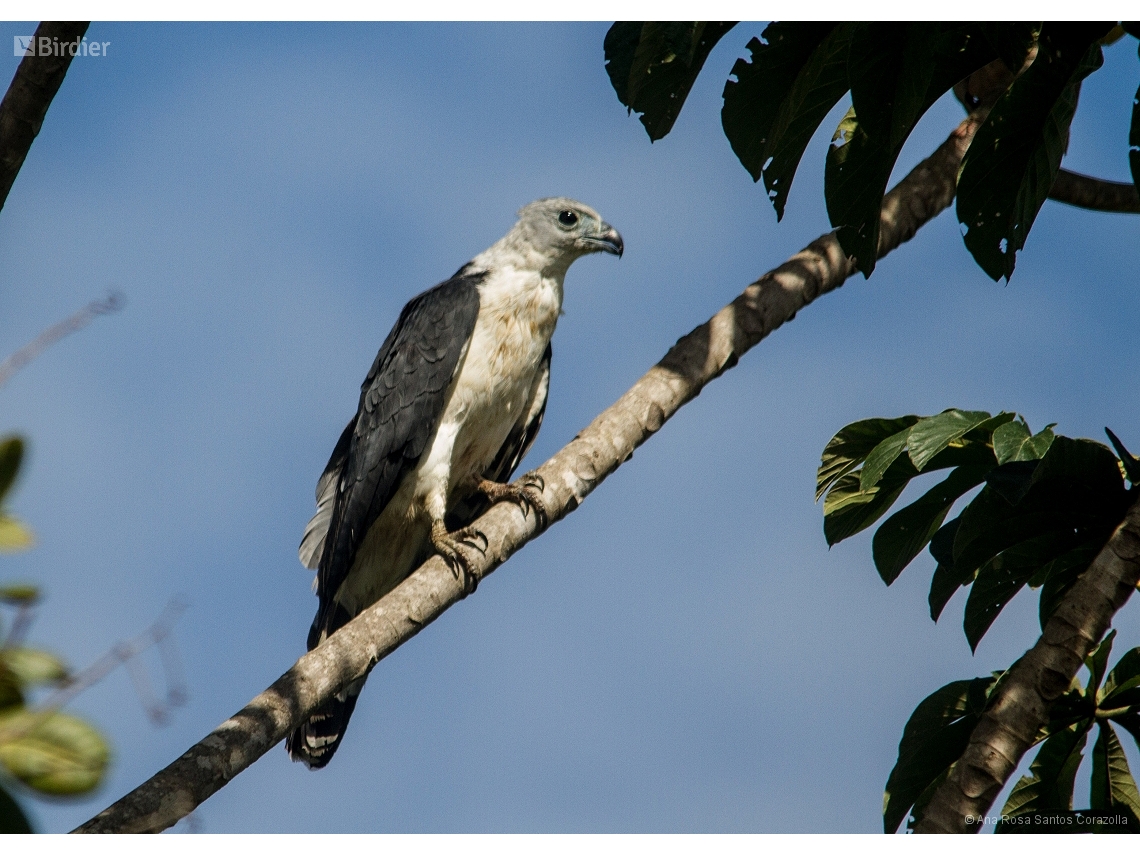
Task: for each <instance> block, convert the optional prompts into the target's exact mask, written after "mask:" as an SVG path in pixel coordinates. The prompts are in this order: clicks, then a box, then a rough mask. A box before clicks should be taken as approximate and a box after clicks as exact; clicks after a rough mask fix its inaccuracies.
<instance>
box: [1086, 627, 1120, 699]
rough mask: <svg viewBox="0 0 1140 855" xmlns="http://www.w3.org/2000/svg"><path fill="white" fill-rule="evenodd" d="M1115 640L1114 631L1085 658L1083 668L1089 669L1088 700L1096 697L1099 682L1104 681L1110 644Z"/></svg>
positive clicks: (1110, 651) (1110, 649)
mask: <svg viewBox="0 0 1140 855" xmlns="http://www.w3.org/2000/svg"><path fill="white" fill-rule="evenodd" d="M1115 639H1116V630H1115V629H1114V630H1113V631H1112V632H1110V633H1109V634H1108V635H1106V636H1105V637H1104V640H1103V641H1101V643H1100V644H1098V645H1097V646H1096V648H1095V649H1094V650H1091V651H1090V652H1089V655H1088V656H1086V657H1085V667H1086V668H1088V669H1089V684H1088V689H1087V694H1088V696H1089V697H1090V698H1095V697H1096V695H1097V689H1099V688H1100V681H1101V680H1103V679H1104V672H1105V670H1106V669H1107V668H1108V657H1109V655H1111V653H1112V642H1113V641H1114V640H1115Z"/></svg>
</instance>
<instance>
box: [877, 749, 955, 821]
mask: <svg viewBox="0 0 1140 855" xmlns="http://www.w3.org/2000/svg"><path fill="white" fill-rule="evenodd" d="M953 769H954V764H953V763H951V764H950V765H949V766H947V767H946V768H945V769H944V770H943V772H942V774H941V775H939V776H938V777H937V778H935V779H934V780H933V781H931V782H930V784H929V785H928V786H927V788H926V789H925V790H923V791H922V795H921V796H919V797H918V798H917V799H915V800H914V805H913V806H912V807H911V809H910V816H909V817H908V818H907V821H906V830H907V831H909V832H911V833H912V834H913V833H914V827H915V826H916V825H917V824H918V822H919V820H921V819H922V814H923V811H925V810H926V806H927V805H928V804H930V800H931V799H932V798H934V794H935V793H936V792H938V788H939V787H941V786H942V784H943V782H944V781H945V780H946V779H947V778H949V777H950V773H951V772H952V771H953ZM883 801H884V807H885V802H886V798H885V797H884V799H883Z"/></svg>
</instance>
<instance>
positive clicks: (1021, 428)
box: [994, 421, 1053, 463]
mask: <svg viewBox="0 0 1140 855" xmlns="http://www.w3.org/2000/svg"><path fill="white" fill-rule="evenodd" d="M1052 444H1053V425H1048V426H1047V427H1045V429H1044V430H1042V431H1040V432H1039V433H1036V434H1032V435H1030V433H1029V428H1028V427H1027V426H1026V424H1025V423H1024V422H1019V421H1018V422H1007V423H1006V424H1004V425H1002V426H1001V427H999V428H998V429H997V430H995V431H994V455H995V456H996V457H997V461H998V463H1010V462H1013V461H1026V460H1040V459H1041V458H1042V457H1044V456H1045V452H1047V451H1048V450H1049V446H1050V445H1052Z"/></svg>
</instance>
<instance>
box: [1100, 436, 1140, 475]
mask: <svg viewBox="0 0 1140 855" xmlns="http://www.w3.org/2000/svg"><path fill="white" fill-rule="evenodd" d="M1104 432H1105V433H1106V434H1108V441H1109V442H1111V443H1112V447H1113V448H1114V449H1116V456H1117V457H1119V458H1120V462H1121V463H1122V464H1124V472H1125V473H1126V474H1127V475H1128V480H1129V481H1131V482H1132V483H1133V484H1135V483H1137V476H1140V460H1137V459H1136V458H1135V457H1133V456H1132V455H1131V454H1129V453H1128V449H1127V448H1125V447H1124V443H1122V442H1121V441H1120V439H1119V438H1118V437H1117V435H1116V434H1114V433H1113V432H1112V431H1110V430H1109V429H1108V428H1105V429H1104Z"/></svg>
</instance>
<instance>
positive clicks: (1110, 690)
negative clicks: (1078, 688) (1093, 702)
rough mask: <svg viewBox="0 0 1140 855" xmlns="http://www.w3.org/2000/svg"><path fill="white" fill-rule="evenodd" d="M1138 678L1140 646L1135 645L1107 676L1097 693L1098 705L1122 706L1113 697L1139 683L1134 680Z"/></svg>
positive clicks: (1139, 676)
mask: <svg viewBox="0 0 1140 855" xmlns="http://www.w3.org/2000/svg"><path fill="white" fill-rule="evenodd" d="M1114 632H1115V630H1114ZM1138 679H1140V647H1133V648H1132V649H1131V650H1129V651H1128V652H1127V653H1125V654H1124V655H1123V656H1121V657H1120V659H1119V660H1118V661H1117V663H1116V665H1114V666H1113V668H1112V670H1111V671H1109V672H1108V674H1107V675H1106V676H1105V678H1104V686H1102V687H1101V690H1100V693H1099V694H1098V695H1097V704H1098V706H1104V707H1108V708H1111V707H1116V706H1120V705H1119V704H1117V703H1113V702H1112V701H1113V698H1115V697H1116V696H1117V695H1118V694H1119V693H1120V692H1123V691H1128V690H1129V689H1131V688H1133V687H1134V686H1136V685H1138V684H1137V683H1136V682H1134V681H1136V680H1138Z"/></svg>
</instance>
